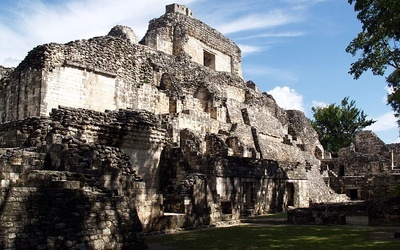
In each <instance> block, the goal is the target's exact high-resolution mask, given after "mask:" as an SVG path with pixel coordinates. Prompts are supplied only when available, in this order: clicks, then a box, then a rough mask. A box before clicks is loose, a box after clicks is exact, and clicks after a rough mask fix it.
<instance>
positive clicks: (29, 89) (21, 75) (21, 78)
mask: <svg viewBox="0 0 400 250" xmlns="http://www.w3.org/2000/svg"><path fill="white" fill-rule="evenodd" d="M10 77H12V80H11V84H10V83H9V82H7V83H6V84H5V85H4V86H3V88H2V89H1V100H0V119H1V120H0V121H1V122H5V121H15V120H21V119H23V118H25V117H30V116H40V115H41V114H40V105H41V99H42V89H41V81H42V72H41V71H39V70H36V69H25V70H21V71H19V72H16V73H14V74H12V75H11V76H10Z"/></svg>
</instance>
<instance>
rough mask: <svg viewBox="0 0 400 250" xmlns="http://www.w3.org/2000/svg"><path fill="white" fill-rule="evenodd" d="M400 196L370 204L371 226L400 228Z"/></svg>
mask: <svg viewBox="0 0 400 250" xmlns="http://www.w3.org/2000/svg"><path fill="white" fill-rule="evenodd" d="M399 204H400V196H395V197H388V198H382V199H376V200H373V201H371V202H370V203H369V206H368V222H369V225H371V226H395V227H398V226H400V205H399Z"/></svg>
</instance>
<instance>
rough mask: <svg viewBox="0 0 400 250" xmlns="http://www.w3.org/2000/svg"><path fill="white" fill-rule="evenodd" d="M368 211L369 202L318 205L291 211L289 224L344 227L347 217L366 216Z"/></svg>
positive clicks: (289, 212)
mask: <svg viewBox="0 0 400 250" xmlns="http://www.w3.org/2000/svg"><path fill="white" fill-rule="evenodd" d="M367 211H368V203H367V202H345V203H335V204H319V205H318V204H316V205H313V206H312V207H309V208H301V209H293V210H289V211H288V222H289V223H291V224H300V225H303V224H311V225H332V224H333V225H344V224H346V216H361V215H364V216H366V215H367Z"/></svg>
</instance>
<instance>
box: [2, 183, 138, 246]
mask: <svg viewBox="0 0 400 250" xmlns="http://www.w3.org/2000/svg"><path fill="white" fill-rule="evenodd" d="M11 192H13V194H12V195H11V196H10V197H14V198H17V199H7V201H6V202H5V203H4V206H3V207H2V211H1V218H2V227H1V235H2V239H1V241H0V247H1V248H16V249H36V248H38V249H39V248H41V249H64V248H69V247H77V248H88V249H121V248H124V247H125V248H126V247H128V248H129V247H140V246H142V247H145V243H144V240H143V239H140V232H142V228H141V225H140V222H139V219H138V217H137V214H136V211H135V210H134V209H129V208H128V206H127V205H126V204H127V203H126V201H121V200H119V199H117V198H113V197H111V196H110V195H108V194H104V193H96V194H94V193H90V192H84V191H82V190H77V189H66V188H14V189H13V190H12V191H11ZM3 223H4V224H3ZM138 233H139V234H138Z"/></svg>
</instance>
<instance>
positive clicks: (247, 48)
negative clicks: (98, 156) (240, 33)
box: [238, 44, 263, 57]
mask: <svg viewBox="0 0 400 250" xmlns="http://www.w3.org/2000/svg"><path fill="white" fill-rule="evenodd" d="M238 46H239V48H240V50H241V51H242V57H244V56H247V55H249V54H252V53H256V52H260V51H262V50H263V48H262V47H259V46H252V45H246V44H238Z"/></svg>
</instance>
